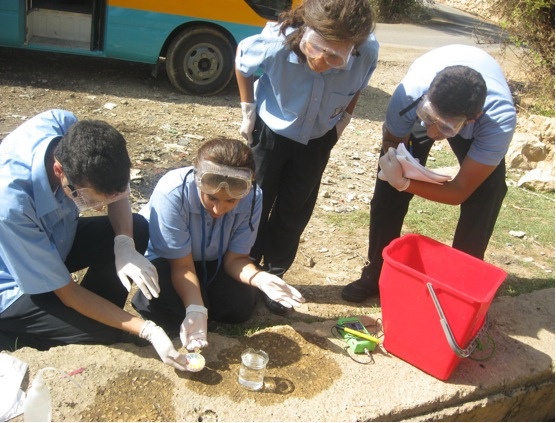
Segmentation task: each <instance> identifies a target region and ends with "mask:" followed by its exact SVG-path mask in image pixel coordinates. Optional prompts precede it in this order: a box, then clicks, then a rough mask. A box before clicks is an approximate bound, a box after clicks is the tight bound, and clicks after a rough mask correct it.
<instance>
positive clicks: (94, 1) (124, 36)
mask: <svg viewBox="0 0 556 423" xmlns="http://www.w3.org/2000/svg"><path fill="white" fill-rule="evenodd" d="M300 1H301V0H0V46H3V47H15V48H22V49H29V50H39V51H48V52H56V53H70V54H79V55H85V56H98V57H104V58H110V59H120V60H127V61H133V62H141V63H148V64H152V65H153V75H156V74H157V72H158V69H159V67H160V65H161V64H162V63H164V64H165V68H166V73H167V75H168V78H169V80H170V81H171V82H172V84H173V85H174V86H175V87H176V88H177V89H178V90H180V91H182V92H184V93H188V94H196V95H213V94H216V93H218V92H220V91H221V90H223V89H224V88H225V87H226V86H227V85H228V83H229V82H230V80H231V79H232V78H233V75H234V56H235V49H236V47H237V43H238V42H239V41H240V40H241V39H243V38H245V37H248V36H250V35H253V34H256V33H258V32H260V30H261V28H262V27H263V26H264V25H265V23H266V22H267V21H269V20H275V19H276V17H277V16H278V14H279V13H280V12H281V11H283V10H285V9H288V8H290V7H292V2H293V3H294V4H297V3H299V2H300Z"/></svg>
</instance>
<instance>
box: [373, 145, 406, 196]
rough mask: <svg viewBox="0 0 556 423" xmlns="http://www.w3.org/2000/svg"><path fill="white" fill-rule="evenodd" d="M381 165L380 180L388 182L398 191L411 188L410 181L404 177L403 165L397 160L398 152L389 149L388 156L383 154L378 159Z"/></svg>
mask: <svg viewBox="0 0 556 423" xmlns="http://www.w3.org/2000/svg"><path fill="white" fill-rule="evenodd" d="M378 164H379V165H380V172H378V178H379V179H382V180H383V181H386V182H388V183H389V184H390V185H392V186H393V187H394V188H396V189H397V190H398V191H405V190H406V189H407V187H409V181H410V180H409V179H408V178H406V177H405V176H403V169H402V165H401V164H400V162H399V161H398V159H397V158H396V150H395V149H394V148H392V147H390V148H389V149H388V151H387V152H386V154H383V155H382V156H381V157H380V159H378Z"/></svg>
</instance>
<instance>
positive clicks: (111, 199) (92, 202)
mask: <svg viewBox="0 0 556 423" xmlns="http://www.w3.org/2000/svg"><path fill="white" fill-rule="evenodd" d="M64 188H68V189H69V190H70V197H71V199H72V200H73V202H74V203H75V205H76V206H77V208H78V209H79V211H80V212H84V211H85V210H90V209H96V210H99V209H101V208H102V207H104V206H106V205H108V204H110V203H115V202H116V201H119V200H121V199H122V198H126V197H129V194H130V192H131V188H130V186H129V184H128V185H127V188H126V189H125V191H122V192H118V193H116V194H113V195H110V196H105V197H103V198H102V199H99V193H98V192H97V191H95V190H94V189H92V188H75V186H73V185H72V184H71V183H70V182H69V181H68V183H67V185H64Z"/></svg>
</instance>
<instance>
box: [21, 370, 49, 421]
mask: <svg viewBox="0 0 556 423" xmlns="http://www.w3.org/2000/svg"><path fill="white" fill-rule="evenodd" d="M45 370H56V369H54V368H52V367H45V368H44V369H40V370H39V371H38V373H37V375H36V376H35V379H33V383H31V387H30V388H29V389H28V390H27V396H26V398H25V402H24V403H23V421H26V422H50V421H52V404H51V398H50V391H49V390H48V386H46V384H45V382H44V378H43V377H42V373H43V372H44V371H45Z"/></svg>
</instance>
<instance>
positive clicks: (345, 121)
mask: <svg viewBox="0 0 556 423" xmlns="http://www.w3.org/2000/svg"><path fill="white" fill-rule="evenodd" d="M350 121H351V115H350V114H349V113H348V112H346V111H344V113H342V117H341V118H340V120H339V121H338V123H337V124H336V133H337V134H338V139H340V137H341V136H342V134H343V132H344V129H346V126H348V125H349V122H350Z"/></svg>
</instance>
